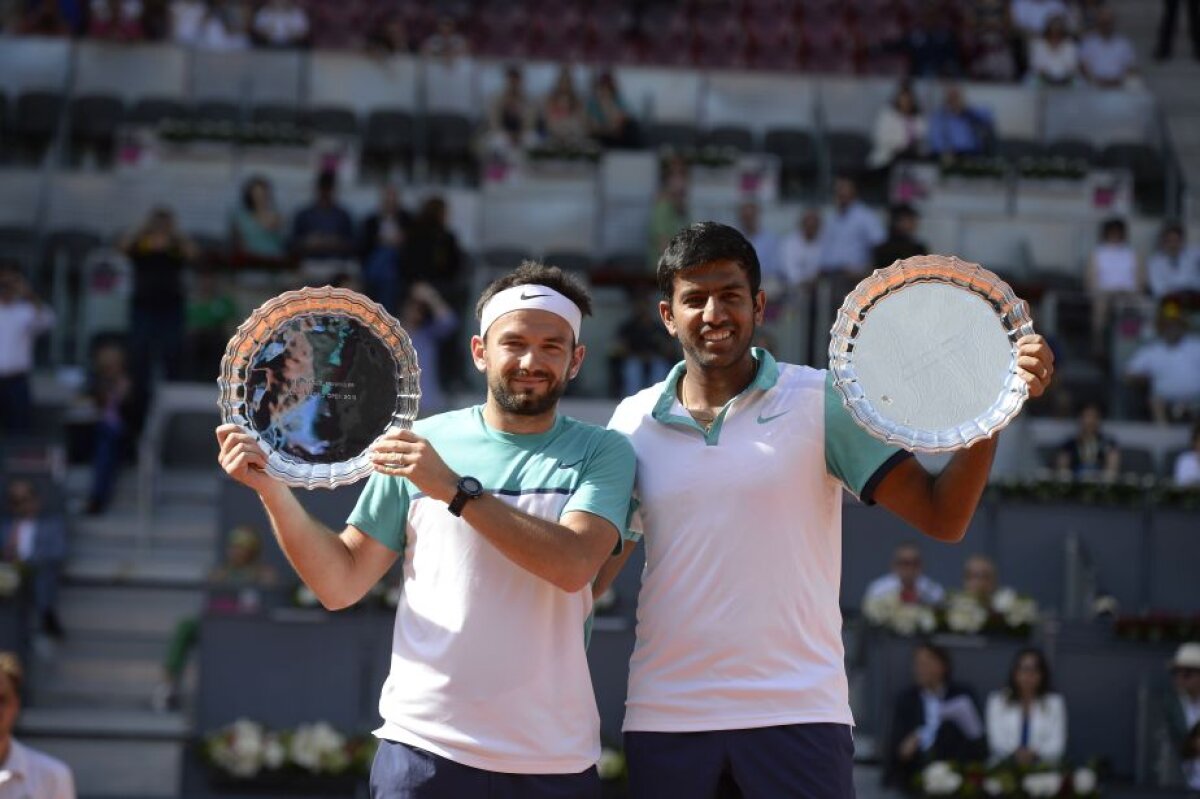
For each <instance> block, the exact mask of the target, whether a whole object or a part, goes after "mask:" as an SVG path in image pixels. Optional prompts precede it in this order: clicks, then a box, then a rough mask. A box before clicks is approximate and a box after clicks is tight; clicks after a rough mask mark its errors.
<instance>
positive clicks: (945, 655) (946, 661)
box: [913, 638, 954, 682]
mask: <svg viewBox="0 0 1200 799" xmlns="http://www.w3.org/2000/svg"><path fill="white" fill-rule="evenodd" d="M922 649H924V650H925V651H926V652H928V653H929V654H931V655H933V657H934V659H935V660H937V661H938V662H939V663H941V664H942V673H943V674H944V675H945V678H946V682H950V677H951V675H952V674H953V672H954V662H953V661H952V660H950V652H949V650H947V649H946V648H945V647H943V646H941V645H939V644H935V643H934V642H933V641H930V640H929V639H928V638H926V639H924V640H922V641H920V642H919V643H918V644H917V646H916V648H915V649H914V650H913V654H914V655H915V654H916V653H917V652H918V651H920V650H922Z"/></svg>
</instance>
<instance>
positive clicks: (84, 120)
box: [71, 94, 125, 162]
mask: <svg viewBox="0 0 1200 799" xmlns="http://www.w3.org/2000/svg"><path fill="white" fill-rule="evenodd" d="M124 118H125V104H124V103H123V102H122V101H121V100H120V99H119V98H118V97H116V96H114V95H111V94H91V95H84V96H82V97H76V98H75V99H73V100H72V101H71V140H72V142H73V143H74V144H76V145H79V146H82V147H93V148H95V149H96V151H97V153H98V155H99V156H100V158H101V160H102V161H105V162H107V161H108V159H109V158H111V156H112V148H113V140H114V138H115V137H116V134H117V127H118V126H119V125H120V124H121V122H122V121H123V120H124Z"/></svg>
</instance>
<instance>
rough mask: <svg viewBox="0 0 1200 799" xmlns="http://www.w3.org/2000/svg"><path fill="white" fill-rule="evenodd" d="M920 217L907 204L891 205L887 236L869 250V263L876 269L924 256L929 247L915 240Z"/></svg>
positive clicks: (915, 210) (914, 209)
mask: <svg viewBox="0 0 1200 799" xmlns="http://www.w3.org/2000/svg"><path fill="white" fill-rule="evenodd" d="M920 223H921V215H920V214H918V213H917V209H916V208H914V207H912V206H911V205H909V204H907V203H900V204H898V205H893V206H892V208H891V211H890V213H889V215H888V236H887V238H886V239H884V240H883V241H882V242H880V243H879V244H877V245H876V246H875V248H874V249H873V250H871V263H872V265H873V266H874V267H875V268H876V269H882V268H883V267H885V266H891V265H892V264H893V263H895V262H896V261H899V260H901V259H904V258H911V257H913V256H914V255H925V254H926V253H928V252H929V247H928V246H926V244H925V242H923V241H921V240H920V239H918V238H917V225H919V224H920Z"/></svg>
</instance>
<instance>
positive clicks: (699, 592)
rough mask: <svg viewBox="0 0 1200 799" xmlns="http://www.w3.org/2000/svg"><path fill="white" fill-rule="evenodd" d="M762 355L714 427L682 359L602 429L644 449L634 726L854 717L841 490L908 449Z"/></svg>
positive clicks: (629, 703)
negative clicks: (693, 405) (700, 413)
mask: <svg viewBox="0 0 1200 799" xmlns="http://www.w3.org/2000/svg"><path fill="white" fill-rule="evenodd" d="M753 353H754V357H755V359H756V361H757V362H758V371H757V374H756V376H755V379H754V381H753V382H752V383H751V384H750V386H749V387H748V388H747V389H746V390H745V391H743V392H742V393H741V394H739V395H738V396H737V397H734V398H733V399H731V400H730V401H729V403H728V404H727V405H726V406H725V407H724V408H723V409H722V410H721V413H720V414H719V415H718V416H717V419H716V421H715V422H714V423H713V426H712V429H711V431H710V432H708V433H707V434H706V433H705V432H704V430H703V428H701V427H700V426H699V425H698V424H696V422H695V421H694V420H693V419H692V418H691V416H689V415H688V413H687V411H686V410H685V409H684V408H683V406H682V405H681V404H680V403H679V401H678V399H677V398H676V396H677V392H676V387H677V384H678V382H679V380H680V378H681V377H682V376H683V374H684V364H682V363H680V364H678V365H677V366H676V367H675V368H674V370H672V372H671V374H670V375H669V376H668V378H667V380H666V381H665V382H663V383H660V384H658V385H656V386H653V387H651V388H648V389H646V390H645V391H642V392H640V393H638V394H635V395H634V396H632V397H629V398H627V399H626V400H624V401H623V402H622V403H621V404H620V405H619V406H618V407H617V410H616V412H615V413H614V414H613V418H612V421H611V422H610V423H609V427H611V428H613V429H615V430H620V431H621V432H623V433H625V434H626V435H628V436H629V438H630V441H631V442H632V443H633V448H634V451H635V452H636V453H637V459H638V478H637V482H638V496H639V499H640V501H641V505H640V511H639V516H640V524H641V529H642V532H643V533H644V538H645V542H646V569H645V573H644V575H643V577H642V589H641V594H640V596H639V599H638V610H637V616H638V619H637V644H636V646H635V648H634V652H633V657H632V660H631V662H630V667H629V694H628V699H627V700H626V715H625V729H626V730H630V731H639V730H640V731H652V732H694V731H701V730H723V729H744V728H752V727H768V726H778V725H785V724H798V723H817V722H832V723H838V724H853V718H852V716H851V714H850V705H849V699H848V689H847V682H846V674H845V667H844V665H843V659H844V654H843V651H842V637H841V631H842V616H841V610H840V607H839V604H838V592H839V585H840V582H841V554H842V524H841V513H842V487H843V485H844V486H846V487H847V488H849V489H850V490H851V491H853V492H854V493H856V494H859V495H860V496H862V497H863V498H864V500H866V501H870V495H871V493H872V492H873V491H874V488H875V485H876V484H877V483H878V481H879V480H880V479H882V477H883V475H884V474H886V473H887V471H888V469H889V468H890V467H891V466H892V465H894V464H895V463H898V462H899V461H900V460H901V459H903V458H904V457H907V456H908V453H905V452H902V451H900V450H897V449H895V448H893V447H889V446H887V445H885V444H883V443H882V442H880V441H878V440H876V439H875V438H872V437H871V436H870V435H868V434H867V433H866V432H865V431H863V430H862V429H861V428H860V427H858V425H857V424H855V422H854V421H853V419H851V417H850V415H849V414H848V413H847V412H846V410H845V408H844V407H843V406H842V404H841V401H840V399H839V398H838V396H837V395H836V393H835V392H834V391H833V390H832V386H831V383H830V381H829V378H828V376H827V375H826V373H825V372H823V371H818V370H815V369H811V368H808V367H804V366H793V365H791V364H776V362H775V360H774V359H773V358H772V357H771V355H770V354H769V353H767V352H766V351H764V350H760V349H755V350H753ZM638 523H639V522H638V520H637V519H635V521H634V524H635V525H637V524H638Z"/></svg>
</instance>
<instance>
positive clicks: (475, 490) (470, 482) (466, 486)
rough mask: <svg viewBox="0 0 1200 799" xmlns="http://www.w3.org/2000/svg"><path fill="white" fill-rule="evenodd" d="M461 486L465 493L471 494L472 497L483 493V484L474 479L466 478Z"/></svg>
mask: <svg viewBox="0 0 1200 799" xmlns="http://www.w3.org/2000/svg"><path fill="white" fill-rule="evenodd" d="M459 486H461V487H462V490H463V491H465V492H467V493H468V494H471V495H472V496H478V495H479V494H482V493H483V483H481V482H479V481H478V480H476V479H475V478H474V477H464V478H463V479H462V480H461V481H460V482H459Z"/></svg>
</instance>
